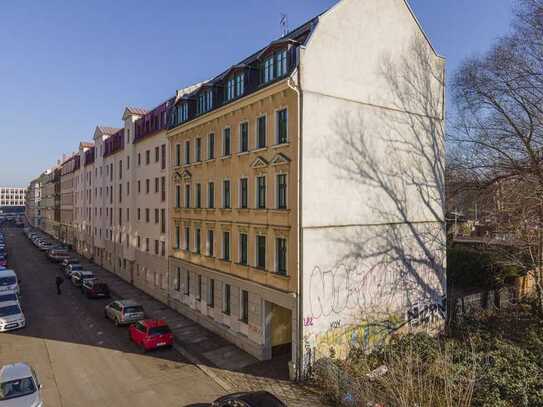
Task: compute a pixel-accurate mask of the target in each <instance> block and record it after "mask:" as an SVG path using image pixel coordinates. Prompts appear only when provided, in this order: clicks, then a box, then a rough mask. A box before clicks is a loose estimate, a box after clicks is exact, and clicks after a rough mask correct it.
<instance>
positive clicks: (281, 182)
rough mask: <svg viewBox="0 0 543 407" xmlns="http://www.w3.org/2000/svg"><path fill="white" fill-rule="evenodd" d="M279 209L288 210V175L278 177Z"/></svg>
mask: <svg viewBox="0 0 543 407" xmlns="http://www.w3.org/2000/svg"><path fill="white" fill-rule="evenodd" d="M277 208H278V209H286V208H287V175H286V174H279V175H277Z"/></svg>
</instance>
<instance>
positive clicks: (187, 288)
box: [185, 270, 190, 295]
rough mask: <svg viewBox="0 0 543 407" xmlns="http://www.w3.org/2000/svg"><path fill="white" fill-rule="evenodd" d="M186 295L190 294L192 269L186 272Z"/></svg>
mask: <svg viewBox="0 0 543 407" xmlns="http://www.w3.org/2000/svg"><path fill="white" fill-rule="evenodd" d="M185 295H190V271H188V270H187V274H185Z"/></svg>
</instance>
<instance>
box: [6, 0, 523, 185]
mask: <svg viewBox="0 0 543 407" xmlns="http://www.w3.org/2000/svg"><path fill="white" fill-rule="evenodd" d="M359 1H364V0H359ZM334 3H335V0H235V1H219V0H214V1H212V0H198V1H196V0H183V1H181V0H155V1H143V0H130V1H128V0H115V1H106V0H92V1H79V0H76V1H73V0H47V1H43V0H25V1H1V2H0V52H1V56H0V185H24V186H26V185H27V184H28V182H29V181H30V180H31V179H32V178H34V177H36V176H38V175H39V173H40V172H41V171H42V170H43V169H45V168H47V167H49V166H51V165H52V164H54V163H55V162H56V160H57V159H58V158H59V157H60V156H61V155H62V153H69V152H71V151H75V150H76V149H77V146H78V144H79V141H81V140H91V138H92V134H93V131H94V128H95V126H96V125H97V124H103V125H109V126H115V127H120V126H121V116H122V113H123V108H124V107H125V106H126V105H132V106H141V107H147V108H150V107H153V106H155V105H157V104H159V103H160V102H161V101H163V100H164V99H166V98H167V97H170V96H173V95H174V93H175V90H176V89H179V88H181V87H183V86H185V85H189V84H192V83H194V82H197V81H200V80H203V79H207V78H209V77H211V76H213V75H215V74H217V73H220V72H221V71H222V70H224V69H225V68H227V67H228V66H230V65H231V64H233V63H235V62H238V61H239V60H241V59H242V58H244V57H245V56H247V55H249V54H250V53H252V52H254V51H256V50H257V49H259V48H260V47H262V46H264V45H266V44H267V43H268V42H269V41H270V40H272V39H274V38H276V37H278V36H279V34H280V28H279V19H280V13H287V14H288V18H289V26H290V28H294V27H295V26H297V25H299V24H301V23H303V22H305V21H306V20H308V19H309V18H311V17H313V16H315V15H317V14H319V13H320V12H322V11H323V10H325V9H327V8H328V7H330V6H331V5H332V4H334ZM411 4H412V6H413V8H414V10H415V13H416V14H417V16H418V18H419V20H420V21H421V22H422V25H423V27H424V29H425V31H426V32H427V33H428V35H429V36H430V38H431V40H432V43H433V44H434V46H435V48H436V49H437V50H438V52H439V53H440V54H442V55H443V56H445V57H446V58H447V61H448V68H447V69H448V72H449V73H451V72H454V70H455V68H456V67H457V66H458V65H459V63H460V62H461V61H462V60H463V59H464V58H465V57H466V56H469V55H473V54H476V53H480V52H483V51H484V50H485V49H487V48H488V47H489V46H490V45H491V44H492V41H493V40H494V39H495V38H496V37H498V36H499V35H501V34H504V33H506V32H507V31H508V30H509V21H510V17H511V12H510V10H511V7H512V5H513V0H476V1H473V0H439V1H436V0H411Z"/></svg>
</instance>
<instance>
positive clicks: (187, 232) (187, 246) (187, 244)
mask: <svg viewBox="0 0 543 407" xmlns="http://www.w3.org/2000/svg"><path fill="white" fill-rule="evenodd" d="M185 250H190V228H189V227H188V226H187V227H185Z"/></svg>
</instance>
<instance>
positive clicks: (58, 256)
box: [47, 249, 70, 263]
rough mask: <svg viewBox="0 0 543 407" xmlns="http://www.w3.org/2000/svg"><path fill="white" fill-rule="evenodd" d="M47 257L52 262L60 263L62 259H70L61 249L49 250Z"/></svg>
mask: <svg viewBox="0 0 543 407" xmlns="http://www.w3.org/2000/svg"><path fill="white" fill-rule="evenodd" d="M47 257H49V260H51V261H52V262H55V263H60V262H62V261H63V260H64V259H67V258H68V257H70V255H69V254H68V252H67V251H66V250H63V249H52V250H49V252H48V254H47Z"/></svg>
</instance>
